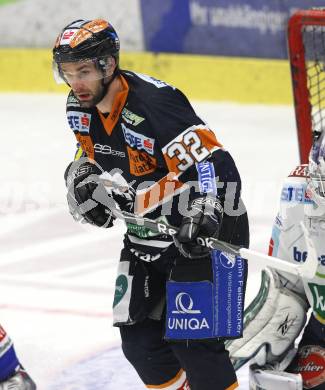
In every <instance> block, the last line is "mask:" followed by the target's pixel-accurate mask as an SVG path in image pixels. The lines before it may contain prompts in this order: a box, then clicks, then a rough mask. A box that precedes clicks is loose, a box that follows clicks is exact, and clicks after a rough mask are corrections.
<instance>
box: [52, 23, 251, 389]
mask: <svg viewBox="0 0 325 390" xmlns="http://www.w3.org/2000/svg"><path fill="white" fill-rule="evenodd" d="M53 66H54V73H55V77H56V79H57V80H58V81H61V82H65V83H66V84H68V85H69V86H70V87H71V92H70V93H69V96H68V99H67V117H68V122H69V125H70V127H71V129H72V130H73V132H74V134H75V136H76V138H77V140H78V144H79V149H78V151H77V155H76V160H75V161H74V162H73V163H71V164H70V165H69V166H68V168H67V170H66V173H65V178H66V184H67V187H68V196H67V198H68V205H69V209H70V212H71V214H72V215H73V216H74V217H75V218H76V219H81V220H82V221H83V222H87V223H90V224H93V225H97V226H101V227H106V228H108V227H110V226H112V224H113V222H114V216H113V214H112V212H111V209H110V207H108V206H107V205H106V204H105V198H106V199H107V198H108V196H111V197H112V198H111V199H114V200H115V201H116V202H117V204H118V206H119V208H120V209H122V210H124V211H128V212H131V213H135V214H138V215H146V217H148V218H151V219H159V220H160V219H162V220H164V221H167V222H168V223H170V224H172V225H174V226H178V227H179V228H180V231H179V234H178V235H177V237H176V238H175V242H174V241H173V240H172V239H171V238H170V237H169V236H167V235H165V234H163V233H161V234H155V233H154V232H152V231H150V230H149V229H146V228H144V227H141V226H136V225H132V224H127V232H126V235H125V239H124V248H123V250H122V252H121V257H120V263H119V270H118V277H117V280H116V292H115V298H114V303H113V307H114V310H113V312H114V325H115V326H119V328H120V333H121V338H122V349H123V352H124V354H125V356H126V357H127V359H128V360H129V361H130V362H131V364H132V365H133V366H134V368H135V369H136V371H137V373H138V374H139V376H140V378H141V379H142V381H143V382H144V384H145V385H146V386H147V387H149V388H151V389H161V388H164V389H165V390H174V389H175V390H176V389H189V388H191V390H208V389H209V390H211V389H214V390H219V389H220V390H221V389H222V390H224V389H228V390H230V389H235V388H236V387H237V386H238V385H237V380H236V375H235V372H234V369H233V367H232V364H231V362H230V360H229V356H228V352H227V351H226V350H225V347H224V343H223V341H221V340H218V339H216V338H214V339H213V338H212V339H210V340H209V341H207V340H205V339H202V338H199V337H198V339H196V337H195V336H194V337H193V339H192V338H191V337H189V338H188V339H187V340H186V342H177V343H175V342H173V341H172V340H169V341H166V340H165V339H164V334H165V316H166V311H165V307H166V306H165V295H166V280H168V279H170V280H173V281H185V282H191V283H192V282H195V281H201V280H210V279H211V274H212V272H211V259H210V253H209V250H208V249H207V248H204V247H202V246H200V245H198V243H197V242H196V241H195V238H196V237H197V236H198V235H202V236H205V237H219V238H221V239H222V240H224V241H228V242H230V243H234V244H237V245H243V246H248V237H249V233H248V220H247V214H246V211H245V208H244V206H243V204H242V202H241V198H240V191H241V182H240V176H239V174H238V171H237V168H236V166H235V164H234V161H233V159H232V158H231V156H230V154H229V153H228V152H227V151H225V150H224V149H223V148H222V146H221V144H220V143H219V142H218V141H217V139H216V138H215V135H214V133H213V132H212V131H211V130H210V128H209V127H208V126H207V124H206V123H205V122H204V121H202V120H201V119H200V118H199V117H198V116H197V115H196V113H195V112H194V110H193V108H192V106H191V105H190V103H189V102H188V100H187V98H186V97H185V96H184V95H183V94H182V93H181V92H180V91H179V90H178V89H176V88H174V87H172V86H170V85H168V84H166V83H165V82H162V81H160V80H157V79H155V78H152V77H149V76H146V75H143V74H138V73H134V72H132V71H126V70H121V69H120V67H119V39H118V36H117V34H116V32H115V30H114V29H113V27H112V26H111V25H110V24H109V23H108V22H106V21H105V20H101V19H96V20H92V21H84V20H77V21H74V22H72V23H70V24H69V25H68V26H66V27H65V28H64V29H63V30H62V32H61V33H60V34H59V36H58V38H57V41H56V44H55V47H54V49H53ZM104 184H105V186H106V188H105V187H104ZM217 187H218V188H217ZM227 191H228V193H229V194H228V195H229V196H228V198H229V199H228V198H227V196H226V192H227ZM215 193H217V196H212V194H215ZM99 198H100V199H101V201H99ZM226 199H228V200H229V202H228V203H227V204H226V201H225V200H226ZM191 283H188V284H191ZM185 295H186V296H185V297H184V294H183V295H182V296H179V297H178V300H177V305H178V308H179V311H178V313H179V315H181V314H182V313H183V314H184V313H185V314H193V315H195V314H197V313H198V312H199V310H195V308H193V309H192V306H193V305H194V303H193V300H192V297H191V296H189V294H185ZM186 299H188V300H187V301H186ZM204 299H205V297H202V298H201V300H202V301H204ZM195 304H197V303H195ZM209 310H211V309H209ZM200 320H201V319H200V318H199V319H198V318H195V321H194V322H193V323H194V324H199V325H197V326H193V327H192V329H191V330H192V331H193V332H194V333H195V332H196V334H197V335H199V334H200V331H201V330H202V329H201V328H206V322H204V321H203V320H202V322H199V321H200ZM184 323H185V322H184ZM184 326H186V325H184ZM171 339H172V337H171Z"/></svg>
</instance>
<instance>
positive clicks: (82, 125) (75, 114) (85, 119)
mask: <svg viewBox="0 0 325 390" xmlns="http://www.w3.org/2000/svg"><path fill="white" fill-rule="evenodd" d="M67 116H68V122H69V126H70V128H71V129H72V130H73V131H74V132H80V133H89V128H90V121H91V115H90V114H86V113H85V112H79V111H68V113H67Z"/></svg>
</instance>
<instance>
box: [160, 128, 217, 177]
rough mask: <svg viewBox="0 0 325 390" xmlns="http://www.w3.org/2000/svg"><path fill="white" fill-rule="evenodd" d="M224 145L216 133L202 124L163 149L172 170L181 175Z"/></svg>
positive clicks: (186, 131)
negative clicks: (218, 139)
mask: <svg viewBox="0 0 325 390" xmlns="http://www.w3.org/2000/svg"><path fill="white" fill-rule="evenodd" d="M220 147H222V145H221V144H220V143H219V142H218V141H217V139H216V137H215V135H214V133H213V132H212V131H211V130H210V129H208V128H206V127H202V126H192V127H190V128H189V129H187V130H185V131H184V132H183V133H182V134H180V135H179V136H178V137H177V138H175V139H174V140H173V141H171V142H170V143H169V144H167V145H166V146H165V147H164V148H163V149H162V151H163V153H164V157H165V160H166V162H167V165H168V168H169V171H170V172H174V173H175V174H176V175H180V174H181V173H182V172H184V171H185V170H186V169H188V168H189V167H190V166H191V165H193V164H194V163H196V162H201V161H203V160H204V159H206V158H207V157H208V156H209V155H210V154H211V153H213V152H214V151H215V150H217V149H219V148H220Z"/></svg>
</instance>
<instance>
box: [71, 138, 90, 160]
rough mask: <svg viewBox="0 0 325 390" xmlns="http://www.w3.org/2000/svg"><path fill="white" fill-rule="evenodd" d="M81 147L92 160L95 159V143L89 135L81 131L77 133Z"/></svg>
mask: <svg viewBox="0 0 325 390" xmlns="http://www.w3.org/2000/svg"><path fill="white" fill-rule="evenodd" d="M75 136H76V138H77V140H78V142H79V144H80V146H81V149H82V150H83V151H84V152H85V153H86V154H87V156H88V157H89V158H91V159H92V160H94V159H95V152H94V144H93V142H92V140H91V138H90V136H89V135H81V134H80V133H76V134H75Z"/></svg>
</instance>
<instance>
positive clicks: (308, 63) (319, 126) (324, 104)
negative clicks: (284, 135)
mask: <svg viewBox="0 0 325 390" xmlns="http://www.w3.org/2000/svg"><path fill="white" fill-rule="evenodd" d="M288 48H289V57H290V66H291V77H292V85H293V95H294V103H295V112H296V123H297V132H298V143H299V153H300V160H301V162H302V163H307V162H308V154H309V150H310V147H311V144H312V137H313V134H315V132H320V131H322V130H324V129H325V8H318V9H310V10H301V11H298V12H296V13H295V14H293V15H292V16H291V17H290V19H289V24H288Z"/></svg>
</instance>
